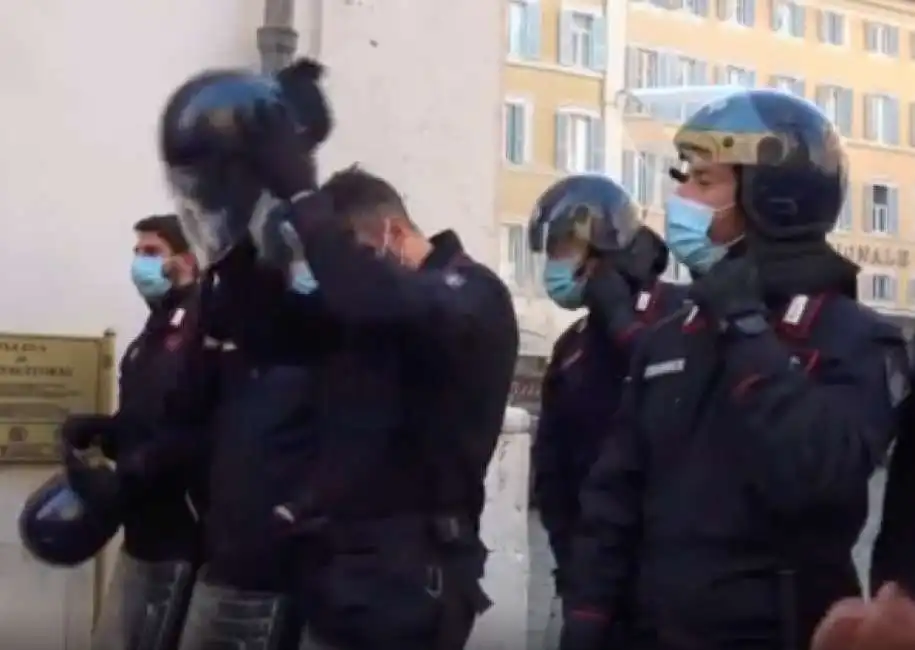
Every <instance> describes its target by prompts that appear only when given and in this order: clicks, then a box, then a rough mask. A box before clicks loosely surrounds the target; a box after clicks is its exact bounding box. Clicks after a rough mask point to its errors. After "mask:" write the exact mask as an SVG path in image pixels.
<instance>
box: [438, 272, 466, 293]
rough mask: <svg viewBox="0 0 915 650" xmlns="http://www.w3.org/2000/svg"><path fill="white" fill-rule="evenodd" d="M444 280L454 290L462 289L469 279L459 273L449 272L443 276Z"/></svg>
mask: <svg viewBox="0 0 915 650" xmlns="http://www.w3.org/2000/svg"><path fill="white" fill-rule="evenodd" d="M443 280H444V282H445V284H446V285H447V286H449V287H451V288H452V289H460V288H461V287H463V286H464V285H465V284H466V283H467V279H466V278H465V277H464V276H463V275H461V274H460V273H458V272H457V271H448V272H447V273H445V275H444V276H443Z"/></svg>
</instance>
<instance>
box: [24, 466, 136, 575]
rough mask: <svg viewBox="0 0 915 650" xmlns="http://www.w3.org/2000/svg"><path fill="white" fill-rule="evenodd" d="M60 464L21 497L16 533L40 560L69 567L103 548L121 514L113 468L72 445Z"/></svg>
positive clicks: (115, 528)
mask: <svg viewBox="0 0 915 650" xmlns="http://www.w3.org/2000/svg"><path fill="white" fill-rule="evenodd" d="M64 463H65V466H64V469H63V470H61V471H59V472H57V473H55V474H54V475H53V476H51V477H50V478H49V479H48V480H46V481H45V482H44V483H42V485H41V486H40V487H38V489H36V490H35V491H34V492H32V494H31V495H29V497H28V498H27V499H26V501H25V504H24V505H23V507H22V511H21V512H20V514H19V537H20V539H21V540H22V544H23V546H24V547H25V548H26V550H27V551H28V552H29V553H30V554H31V555H32V556H34V557H35V558H36V559H38V560H40V561H41V562H44V563H45V564H50V565H52V566H62V567H72V566H77V565H79V564H82V563H83V562H86V561H88V560H90V559H92V558H93V557H95V556H96V555H97V554H98V553H99V552H100V551H101V550H102V549H103V548H105V546H106V545H107V544H108V542H109V541H110V540H111V539H112V538H113V537H114V536H115V534H117V532H118V529H119V528H120V526H121V521H122V518H123V516H122V509H121V504H120V499H119V495H118V489H117V477H116V475H115V473H114V470H112V469H111V468H110V467H107V466H104V465H100V466H96V465H92V464H90V463H89V462H88V461H86V460H85V459H84V457H83V456H82V455H81V454H79V453H77V452H75V451H74V450H72V449H66V450H65V459H64Z"/></svg>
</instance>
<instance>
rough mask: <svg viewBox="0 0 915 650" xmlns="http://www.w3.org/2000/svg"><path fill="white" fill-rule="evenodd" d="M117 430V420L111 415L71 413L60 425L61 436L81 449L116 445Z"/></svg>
mask: <svg viewBox="0 0 915 650" xmlns="http://www.w3.org/2000/svg"><path fill="white" fill-rule="evenodd" d="M117 430H118V425H117V420H116V418H115V417H114V416H111V415H96V414H82V415H71V416H69V417H67V419H66V420H64V423H63V424H62V425H60V438H61V440H63V442H64V443H65V444H66V445H69V446H70V447H72V448H74V449H79V450H81V451H82V450H85V449H88V448H89V447H92V446H93V445H96V446H102V447H106V448H107V447H113V446H114V439H115V438H116V437H117Z"/></svg>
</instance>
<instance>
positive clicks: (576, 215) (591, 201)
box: [527, 174, 668, 283]
mask: <svg viewBox="0 0 915 650" xmlns="http://www.w3.org/2000/svg"><path fill="white" fill-rule="evenodd" d="M527 232H528V245H529V247H530V250H531V252H533V253H534V255H535V256H542V258H543V260H542V261H543V262H544V263H545V262H546V261H547V260H550V259H555V258H557V257H565V256H567V255H568V254H569V251H571V252H572V253H573V254H576V255H577V256H578V261H579V264H581V263H583V262H584V261H586V260H587V259H588V257H590V256H594V255H601V256H612V258H613V262H614V265H615V266H616V268H617V269H618V270H619V271H620V272H621V273H623V274H624V275H626V276H628V277H630V278H631V279H632V280H634V281H636V282H637V283H642V282H646V281H648V280H649V279H650V278H651V277H652V276H657V275H660V274H661V273H663V271H664V268H665V267H666V266H667V255H668V253H667V247H666V246H664V243H663V242H662V241H661V239H660V238H659V237H657V236H656V235H655V234H654V233H653V232H652V231H651V230H650V229H648V228H647V227H645V225H644V224H643V221H642V211H641V209H640V207H639V206H638V205H637V204H636V203H635V201H633V199H632V198H631V197H630V196H629V193H628V192H627V191H626V190H625V189H624V188H623V187H622V185H620V184H619V183H617V182H616V181H614V180H612V179H610V178H607V177H605V176H598V175H585V174H583V175H575V176H568V177H566V178H564V179H562V180H560V181H558V182H556V183H554V184H553V185H552V186H550V187H549V188H548V189H547V190H546V191H545V192H544V193H543V194H542V195H541V196H540V198H539V199H537V202H536V204H535V206H534V210H533V213H532V214H531V217H530V221H529V223H528V231H527ZM579 251H580V253H579ZM582 253H583V254H582Z"/></svg>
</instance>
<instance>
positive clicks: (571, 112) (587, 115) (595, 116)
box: [556, 106, 606, 174]
mask: <svg viewBox="0 0 915 650" xmlns="http://www.w3.org/2000/svg"><path fill="white" fill-rule="evenodd" d="M556 112H557V113H558V114H560V115H564V116H566V117H567V118H568V119H569V132H568V137H569V141H568V142H566V160H563V161H562V165H561V169H562V170H563V171H565V172H568V173H570V174H588V173H593V171H591V170H589V167H590V165H589V164H588V161H589V160H590V159H591V158H592V156H593V154H594V152H592V151H590V146H591V142H592V140H591V138H590V137H589V138H587V140H588V144H587V148H586V149H585V152H584V156H583V157H584V161H585V163H584V165H583V166H581V167H579V166H576V165H573V164H572V162H573V158H575V157H579V158H580V157H582V156H575V155H574V152H573V149H574V147H573V146H572V143H573V142H574V141H575V140H576V139H577V138H576V136H575V133H574V131H575V129H574V124H575V123H576V122H577V121H578V120H580V119H587V120H591V125H592V126H591V128H593V125H594V123H595V122H596V123H600V121H601V119H602V116H601V114H600V111H595V110H592V109H587V108H579V107H577V106H563V107H561V108H560V109H558V110H557V111H556ZM574 162H577V161H574ZM605 162H606V161H605ZM604 166H605V167H606V164H605V165H604Z"/></svg>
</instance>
